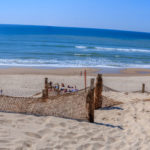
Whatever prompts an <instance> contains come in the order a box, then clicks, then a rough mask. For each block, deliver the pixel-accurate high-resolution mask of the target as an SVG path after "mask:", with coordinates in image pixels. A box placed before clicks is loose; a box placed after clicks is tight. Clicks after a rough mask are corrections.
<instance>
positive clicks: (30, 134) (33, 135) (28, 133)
mask: <svg viewBox="0 0 150 150" xmlns="http://www.w3.org/2000/svg"><path fill="white" fill-rule="evenodd" d="M25 134H26V135H27V136H30V137H34V138H38V139H40V138H42V137H41V136H40V135H39V134H36V133H33V132H25Z"/></svg>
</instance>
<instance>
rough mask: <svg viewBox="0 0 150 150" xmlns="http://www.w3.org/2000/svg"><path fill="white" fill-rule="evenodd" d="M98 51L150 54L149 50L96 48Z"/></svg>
mask: <svg viewBox="0 0 150 150" xmlns="http://www.w3.org/2000/svg"><path fill="white" fill-rule="evenodd" d="M95 48H96V49H97V50H106V51H124V52H141V53H150V50H148V49H133V48H111V47H95Z"/></svg>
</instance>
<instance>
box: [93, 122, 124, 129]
mask: <svg viewBox="0 0 150 150" xmlns="http://www.w3.org/2000/svg"><path fill="white" fill-rule="evenodd" d="M94 124H96V125H101V126H106V127H111V128H118V129H120V130H123V127H121V126H114V125H111V124H105V123H98V122H94Z"/></svg>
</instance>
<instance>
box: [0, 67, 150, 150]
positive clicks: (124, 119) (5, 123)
mask: <svg viewBox="0 0 150 150" xmlns="http://www.w3.org/2000/svg"><path fill="white" fill-rule="evenodd" d="M82 70H84V68H80V69H78V68H75V69H73V70H71V68H70V69H57V70H41V69H27V68H26V69H24V68H14V69H13V68H11V69H0V89H3V92H4V93H3V94H4V95H7V96H15V97H33V96H34V95H35V94H36V93H39V92H41V90H42V89H43V88H44V78H45V77H48V79H49V81H55V82H58V83H61V82H63V83H65V84H66V85H68V84H70V85H72V86H74V85H76V86H77V88H78V89H83V88H84V77H83V76H80V72H81V71H82ZM97 71H98V70H97V69H87V75H88V77H87V83H88V84H87V86H89V84H90V79H91V78H96V72H97ZM125 71H126V70H124V71H122V72H121V74H123V73H124V72H125ZM145 71H147V72H149V70H148V69H147V70H144V72H145ZM141 72H143V70H138V71H136V70H132V69H131V70H130V71H129V70H128V71H126V73H124V75H120V76H119V75H117V76H115V75H113V74H109V75H104V76H103V83H104V85H105V86H106V87H109V88H111V89H113V90H110V91H109V90H108V91H105V90H104V91H103V96H105V97H107V98H110V99H113V100H115V101H118V102H122V104H120V105H116V106H113V107H109V108H102V109H98V110H95V123H93V124H92V123H89V122H86V121H78V120H74V119H73V120H72V119H64V118H59V117H54V116H38V117H37V116H34V115H25V114H17V113H4V112H0V124H1V126H0V149H2V150H7V149H8V150H9V149H10V150H21V149H23V150H24V149H25V150H26V149H27V150H50V149H52V150H53V149H68V150H70V149H71V150H76V149H77V150H99V149H102V150H103V149H104V150H110V149H112V150H116V149H117V150H120V149H121V150H129V149H131V150H132V149H137V150H148V149H149V146H150V144H149V143H150V134H149V132H148V131H149V128H150V127H149V123H150V120H149V113H150V112H149V109H150V106H149V102H150V93H149V92H150V84H149V81H150V77H149V76H148V75H145V74H144V75H143V74H142V73H141ZM143 83H145V85H146V91H147V92H146V93H141V88H142V84H143Z"/></svg>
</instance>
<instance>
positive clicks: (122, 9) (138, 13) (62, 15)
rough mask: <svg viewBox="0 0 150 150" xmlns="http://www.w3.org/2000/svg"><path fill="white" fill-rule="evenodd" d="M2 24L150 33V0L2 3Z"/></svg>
mask: <svg viewBox="0 0 150 150" xmlns="http://www.w3.org/2000/svg"><path fill="white" fill-rule="evenodd" d="M0 24H24V25H49V26H66V27H86V28H100V29H118V30H129V31H141V32H150V0H0Z"/></svg>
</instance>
